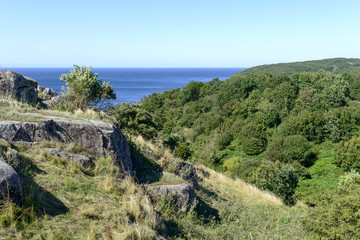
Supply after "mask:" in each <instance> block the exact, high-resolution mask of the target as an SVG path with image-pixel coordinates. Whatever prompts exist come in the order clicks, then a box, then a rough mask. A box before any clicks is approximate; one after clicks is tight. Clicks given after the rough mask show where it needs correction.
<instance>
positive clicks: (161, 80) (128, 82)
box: [7, 68, 245, 103]
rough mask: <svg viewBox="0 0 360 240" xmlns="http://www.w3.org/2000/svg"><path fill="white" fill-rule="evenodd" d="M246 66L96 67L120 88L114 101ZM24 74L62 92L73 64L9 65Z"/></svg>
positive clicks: (135, 99)
mask: <svg viewBox="0 0 360 240" xmlns="http://www.w3.org/2000/svg"><path fill="white" fill-rule="evenodd" d="M244 69H245V68H93V72H97V73H98V74H99V78H101V79H102V80H103V81H106V82H110V85H111V86H112V87H113V88H114V90H115V92H116V100H115V101H113V103H121V102H131V103H134V102H139V101H140V99H141V98H143V97H144V96H148V95H150V94H151V93H153V92H158V93H161V92H163V91H165V90H170V89H173V88H182V87H184V86H185V85H186V84H188V83H189V82H190V81H192V80H194V81H201V82H208V81H211V80H212V79H213V78H219V79H220V80H225V79H227V78H229V77H230V76H231V75H233V74H234V73H237V72H240V71H242V70H244ZM7 70H13V71H15V72H18V73H20V74H22V75H24V76H28V77H31V78H34V79H35V80H36V81H37V82H38V83H39V85H41V86H43V87H49V88H52V89H54V90H55V91H56V92H57V93H61V89H62V86H63V85H64V84H65V82H63V81H60V79H59V78H60V76H61V74H64V73H68V72H69V71H70V70H71V69H70V68H7Z"/></svg>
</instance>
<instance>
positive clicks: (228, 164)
mask: <svg viewBox="0 0 360 240" xmlns="http://www.w3.org/2000/svg"><path fill="white" fill-rule="evenodd" d="M240 162H241V161H240V159H239V157H237V156H232V157H231V158H229V159H227V160H225V162H224V164H223V166H224V167H225V168H226V169H227V170H229V171H231V170H232V169H234V168H235V167H236V166H237V165H238V164H239V163H240Z"/></svg>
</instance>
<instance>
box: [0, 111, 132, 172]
mask: <svg viewBox="0 0 360 240" xmlns="http://www.w3.org/2000/svg"><path fill="white" fill-rule="evenodd" d="M43 117H44V118H46V116H43ZM48 118H49V119H46V120H44V121H41V122H19V121H0V137H1V138H4V139H5V140H7V141H12V142H17V141H23V142H30V143H31V142H39V141H60V142H75V143H78V144H80V145H82V146H83V147H85V148H86V149H88V150H89V151H90V152H91V153H92V154H94V155H96V156H106V155H110V156H112V157H113V159H114V161H115V164H117V166H118V167H119V168H120V170H121V171H122V172H127V173H130V174H132V171H133V169H132V162H131V159H130V148H129V145H128V143H127V141H126V138H125V137H124V135H123V134H122V133H121V131H120V129H119V128H117V127H116V126H115V125H112V124H110V123H105V122H101V121H92V120H75V119H68V118H59V117H51V119H50V117H48Z"/></svg>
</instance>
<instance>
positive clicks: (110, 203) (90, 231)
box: [0, 146, 160, 239]
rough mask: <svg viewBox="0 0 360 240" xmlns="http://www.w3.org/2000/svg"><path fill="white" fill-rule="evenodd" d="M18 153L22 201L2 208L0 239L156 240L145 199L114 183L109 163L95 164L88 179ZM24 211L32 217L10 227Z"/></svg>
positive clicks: (131, 186) (25, 151)
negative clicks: (20, 160) (18, 204)
mask: <svg viewBox="0 0 360 240" xmlns="http://www.w3.org/2000/svg"><path fill="white" fill-rule="evenodd" d="M18 149H19V150H20V153H21V156H22V157H23V160H22V164H23V166H22V167H21V169H22V170H20V172H19V174H20V175H21V178H22V186H23V190H24V195H25V196H26V199H25V200H24V203H23V205H22V207H21V208H20V207H16V206H14V205H13V204H8V205H5V206H4V207H3V208H2V211H1V212H0V223H1V227H0V239H110V237H109V236H110V235H111V239H153V238H154V237H155V235H156V231H155V229H157V225H158V224H159V223H160V222H159V220H158V218H157V215H156V213H155V211H154V208H153V206H152V204H151V202H150V200H149V198H148V197H147V196H146V195H145V193H144V192H143V191H142V189H141V188H139V187H137V185H136V184H135V183H134V181H133V179H131V178H125V179H123V180H122V181H121V182H118V181H117V180H116V178H117V176H118V175H117V173H118V171H117V168H116V167H114V166H113V165H112V164H111V163H112V159H111V158H101V159H98V161H97V165H96V167H95V169H94V170H93V172H92V174H87V172H83V171H81V169H79V168H74V167H73V166H72V165H66V164H63V163H58V162H54V161H52V160H51V159H47V158H46V157H45V156H44V155H42V154H41V148H40V147H38V146H36V147H35V149H34V147H32V148H31V149H30V148H29V147H27V146H18ZM26 161H27V164H24V162H26ZM27 208H29V209H32V212H31V213H26V214H25V215H24V216H23V217H22V218H21V219H20V220H18V221H15V219H16V218H18V217H19V216H20V215H21V214H22V213H23V212H24V211H25V210H26V209H27ZM28 211H29V210H28ZM2 219H5V220H2Z"/></svg>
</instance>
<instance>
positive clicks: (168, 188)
mask: <svg viewBox="0 0 360 240" xmlns="http://www.w3.org/2000/svg"><path fill="white" fill-rule="evenodd" d="M145 188H146V191H147V192H148V194H149V195H150V197H151V198H152V199H153V200H154V201H156V202H158V201H160V200H161V199H162V198H165V199H169V200H170V201H171V202H172V203H173V204H175V206H176V207H177V208H179V209H181V210H188V209H189V208H190V207H191V205H192V204H193V203H194V199H195V192H194V189H193V188H192V187H191V186H190V185H189V184H177V185H160V186H151V185H147V186H146V187H145Z"/></svg>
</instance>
